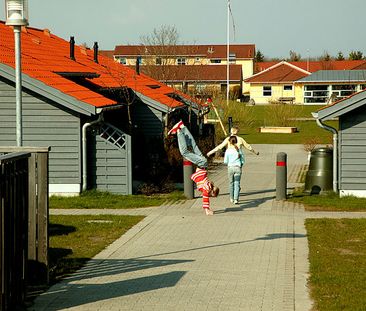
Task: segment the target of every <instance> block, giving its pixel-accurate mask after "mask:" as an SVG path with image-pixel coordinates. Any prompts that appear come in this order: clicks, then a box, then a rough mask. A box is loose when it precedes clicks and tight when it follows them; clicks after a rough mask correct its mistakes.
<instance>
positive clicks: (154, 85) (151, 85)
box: [147, 84, 160, 90]
mask: <svg viewBox="0 0 366 311" xmlns="http://www.w3.org/2000/svg"><path fill="white" fill-rule="evenodd" d="M147 86H148V87H149V88H150V89H154V90H155V89H159V88H160V85H157V84H150V85H147Z"/></svg>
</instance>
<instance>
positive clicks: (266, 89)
mask: <svg viewBox="0 0 366 311" xmlns="http://www.w3.org/2000/svg"><path fill="white" fill-rule="evenodd" d="M263 96H272V86H270V85H265V86H263Z"/></svg>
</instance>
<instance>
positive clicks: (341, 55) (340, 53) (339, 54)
mask: <svg viewBox="0 0 366 311" xmlns="http://www.w3.org/2000/svg"><path fill="white" fill-rule="evenodd" d="M336 60H344V55H343V53H342V52H341V51H339V52H338V55H337V58H336Z"/></svg>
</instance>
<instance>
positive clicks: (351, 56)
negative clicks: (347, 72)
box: [348, 51, 363, 60]
mask: <svg viewBox="0 0 366 311" xmlns="http://www.w3.org/2000/svg"><path fill="white" fill-rule="evenodd" d="M348 58H349V60H361V59H363V54H362V52H361V51H352V52H351V53H349V56H348Z"/></svg>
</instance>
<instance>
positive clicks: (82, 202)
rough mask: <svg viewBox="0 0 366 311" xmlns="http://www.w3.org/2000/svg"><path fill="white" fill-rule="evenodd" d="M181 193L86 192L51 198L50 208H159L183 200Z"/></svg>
mask: <svg viewBox="0 0 366 311" xmlns="http://www.w3.org/2000/svg"><path fill="white" fill-rule="evenodd" d="M184 199H185V197H184V194H183V192H182V191H174V192H171V193H168V194H156V195H150V196H147V195H139V194H138V195H118V194H112V193H109V192H100V191H86V192H85V193H83V194H81V195H80V196H75V197H64V196H51V197H50V203H49V205H50V208H65V209H72V208H85V209H91V208H100V209H103V208H106V209H128V208H138V207H148V206H159V205H162V204H164V203H165V202H171V203H173V202H177V201H179V200H184Z"/></svg>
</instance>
